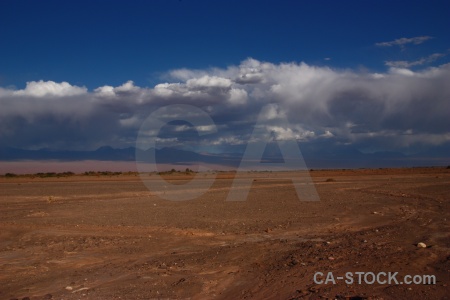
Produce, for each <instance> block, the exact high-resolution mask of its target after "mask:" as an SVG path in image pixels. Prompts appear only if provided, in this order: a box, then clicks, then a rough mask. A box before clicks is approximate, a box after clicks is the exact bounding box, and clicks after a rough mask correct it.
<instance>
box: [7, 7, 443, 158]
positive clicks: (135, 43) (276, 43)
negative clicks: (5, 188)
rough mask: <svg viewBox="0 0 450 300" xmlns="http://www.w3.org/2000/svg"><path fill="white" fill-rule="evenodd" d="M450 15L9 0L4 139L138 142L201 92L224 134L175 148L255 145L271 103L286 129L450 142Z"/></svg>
mask: <svg viewBox="0 0 450 300" xmlns="http://www.w3.org/2000/svg"><path fill="white" fill-rule="evenodd" d="M448 28H450V4H449V2H448V1H194V0H181V1H178V0H177V1H174V0H165V1H131V2H125V1H1V2H0V41H1V47H0V106H1V110H0V144H1V145H2V146H9V147H19V148H25V149H39V148H50V149H95V148H96V147H100V146H104V145H111V146H113V147H119V148H120V147H129V146H135V145H136V137H137V136H138V133H139V130H140V126H141V124H142V123H143V121H144V120H145V118H146V117H147V116H148V115H149V114H151V112H153V111H155V110H156V109H158V108H160V107H162V106H164V105H167V104H190V105H193V106H195V107H199V108H201V109H202V110H204V111H206V112H208V113H209V114H210V116H211V118H212V119H213V121H214V122H215V123H216V125H217V129H218V131H217V133H215V134H211V135H206V136H204V137H202V138H197V139H196V141H192V140H189V137H190V138H191V139H192V130H193V129H192V128H188V127H189V126H186V124H184V125H183V124H172V125H173V126H172V127H170V126H169V127H168V128H166V129H167V130H166V129H165V130H166V131H165V132H164V133H162V134H160V135H159V138H158V141H159V145H160V146H161V147H163V146H173V147H184V148H188V149H192V150H200V151H213V152H221V151H225V152H234V151H243V149H245V145H246V144H247V142H248V140H249V139H250V136H251V132H252V131H251V129H252V126H254V125H255V122H256V119H257V117H258V115H259V113H260V112H261V111H264V112H265V115H264V116H263V119H264V118H265V120H266V121H267V124H265V128H266V129H267V136H269V137H271V138H272V139H275V140H285V139H296V140H297V141H298V142H299V143H304V144H306V143H309V144H310V145H322V147H326V148H329V149H333V147H338V146H343V145H344V146H351V147H353V148H356V149H358V150H360V151H365V152H373V151H399V152H403V153H416V152H419V151H425V150H427V151H428V150H430V149H433V148H439V147H441V148H440V149H442V147H448V148H449V149H450V124H449V119H448V112H449V111H450V101H449V97H450V96H449V95H450V87H449V85H448V82H450V64H449V61H450V60H449V58H450V34H449V30H448ZM263 108H264V109H263ZM180 117H182V114H180ZM285 119H288V120H289V122H290V124H291V125H292V126H291V127H290V128H285V127H283V126H282V125H281V124H285V122H284V121H283V120H285ZM277 120H279V121H280V120H281V121H280V122H278V123H277ZM177 134H178V136H177ZM183 134H185V135H184V136H183ZM194 136H195V135H194Z"/></svg>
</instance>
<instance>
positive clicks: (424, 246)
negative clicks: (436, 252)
mask: <svg viewBox="0 0 450 300" xmlns="http://www.w3.org/2000/svg"><path fill="white" fill-rule="evenodd" d="M417 247H419V248H426V247H427V245H426V244H425V243H422V242H420V243H418V244H417Z"/></svg>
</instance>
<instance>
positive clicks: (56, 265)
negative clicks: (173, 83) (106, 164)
mask: <svg viewBox="0 0 450 300" xmlns="http://www.w3.org/2000/svg"><path fill="white" fill-rule="evenodd" d="M250 175H251V176H257V177H258V178H257V179H256V180H255V181H254V182H253V186H252V190H251V191H250V194H249V197H248V200H247V201H245V202H227V201H225V199H226V197H227V194H228V191H229V188H230V186H231V183H232V179H233V174H231V173H220V174H219V176H218V178H217V180H216V181H215V183H214V185H213V186H212V188H211V189H210V190H209V191H208V192H207V193H206V194H204V195H203V196H201V197H200V198H198V199H196V200H191V201H184V202H174V201H167V200H162V199H160V198H159V197H158V196H157V195H156V194H155V193H152V192H150V191H148V190H147V188H146V187H145V186H144V185H143V183H142V182H141V181H140V178H139V177H138V176H134V175H126V176H125V175H120V176H100V177H95V176H94V177H92V176H72V177H67V178H0V226H1V227H0V228H1V231H0V299H27V298H26V297H29V299H187V298H188V299H327V298H328V299H335V298H337V299H448V298H446V297H449V296H448V295H450V286H449V284H450V223H449V220H450V170H449V169H446V168H416V169H398V170H395V169H391V170H389V169H383V170H345V171H313V172H311V175H312V177H313V180H314V182H315V184H316V188H317V191H318V193H319V195H320V199H321V201H319V202H301V201H299V200H298V199H297V197H296V194H295V190H294V187H293V185H292V183H291V181H290V180H289V179H287V178H288V175H289V174H288V173H257V174H256V175H255V174H250ZM168 179H170V180H173V181H177V180H179V182H183V180H185V179H188V178H184V177H183V175H173V176H171V178H168ZM327 179H330V180H327ZM419 242H423V243H425V244H426V245H427V247H426V248H419V247H417V244H418V243H419ZM357 271H361V272H374V273H377V272H382V271H383V272H398V274H399V275H398V276H397V278H398V279H402V278H403V277H402V276H403V275H407V274H410V275H416V274H418V275H423V274H429V275H435V276H436V279H437V282H436V284H435V285H433V284H428V285H423V284H421V285H405V284H403V285H401V284H395V283H391V284H388V283H386V284H377V283H374V284H357V283H356V282H355V283H354V284H346V283H345V282H344V281H343V280H338V281H337V282H336V284H316V283H314V281H313V276H314V274H315V273H316V272H323V273H324V274H326V273H327V272H333V274H334V275H335V276H344V275H345V273H346V272H357ZM355 278H356V275H355ZM322 279H324V278H322Z"/></svg>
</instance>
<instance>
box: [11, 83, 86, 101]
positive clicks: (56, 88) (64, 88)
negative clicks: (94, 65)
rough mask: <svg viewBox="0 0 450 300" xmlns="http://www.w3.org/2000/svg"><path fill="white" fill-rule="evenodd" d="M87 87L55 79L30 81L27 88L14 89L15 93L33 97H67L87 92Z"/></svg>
mask: <svg viewBox="0 0 450 300" xmlns="http://www.w3.org/2000/svg"><path fill="white" fill-rule="evenodd" d="M86 93H87V89H86V88H85V87H78V86H75V85H70V84H69V83H67V82H61V83H57V82H54V81H43V80H40V81H30V82H27V85H26V87H25V89H23V90H17V91H14V92H13V94H14V95H19V96H31V97H46V96H47V97H48V96H55V97H65V96H77V95H82V94H86Z"/></svg>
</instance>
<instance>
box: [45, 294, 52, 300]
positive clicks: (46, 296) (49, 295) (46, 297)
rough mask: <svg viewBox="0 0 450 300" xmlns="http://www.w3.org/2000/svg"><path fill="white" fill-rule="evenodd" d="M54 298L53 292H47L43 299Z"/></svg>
mask: <svg viewBox="0 0 450 300" xmlns="http://www.w3.org/2000/svg"><path fill="white" fill-rule="evenodd" d="M52 298H53V295H52V294H46V295H45V296H44V298H43V299H52Z"/></svg>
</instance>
